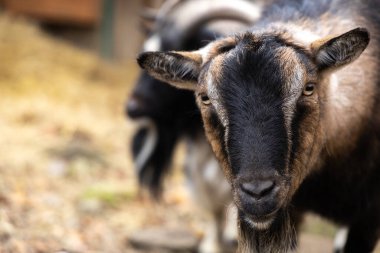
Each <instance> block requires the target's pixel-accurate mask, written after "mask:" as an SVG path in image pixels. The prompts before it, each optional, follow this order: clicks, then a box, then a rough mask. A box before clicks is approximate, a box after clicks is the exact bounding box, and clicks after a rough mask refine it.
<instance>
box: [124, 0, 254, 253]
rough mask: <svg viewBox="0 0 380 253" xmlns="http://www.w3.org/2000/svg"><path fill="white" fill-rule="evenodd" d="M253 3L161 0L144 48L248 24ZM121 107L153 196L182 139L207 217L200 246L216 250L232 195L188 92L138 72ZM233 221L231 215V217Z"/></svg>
mask: <svg viewBox="0 0 380 253" xmlns="http://www.w3.org/2000/svg"><path fill="white" fill-rule="evenodd" d="M169 5H170V3H169ZM201 6H204V7H205V8H201ZM258 8H259V7H258V6H256V5H253V4H252V3H247V2H245V1H235V2H234V3H232V2H231V1H219V2H214V1H182V2H179V3H178V4H177V5H175V6H171V8H169V9H168V8H167V6H164V7H163V9H164V10H165V14H163V13H161V14H160V15H159V16H160V17H161V18H160V17H159V18H158V21H157V22H156V25H155V26H154V30H153V31H152V32H151V34H150V36H149V38H148V39H147V41H146V43H145V45H144V50H193V49H196V48H199V47H201V46H204V45H205V44H206V43H207V42H209V41H212V40H214V39H215V38H216V37H218V36H220V35H221V34H227V33H228V32H230V31H236V30H238V29H242V28H243V27H244V28H245V27H247V24H250V23H252V21H253V20H255V19H256V18H257V12H258V10H259V9H258ZM199 9H201V12H202V13H199ZM255 13H256V14H255ZM185 18H186V19H187V20H186V21H184V20H183V19H185ZM179 19H180V20H179ZM220 27H221V28H220ZM126 111H127V114H128V115H129V117H131V118H132V119H134V120H137V121H138V122H140V125H139V129H138V131H137V133H136V134H135V136H134V138H133V143H132V150H133V154H134V158H135V164H136V168H137V170H138V171H137V172H138V176H139V181H140V183H141V184H142V185H143V186H147V187H148V188H150V190H151V192H152V194H153V195H154V196H156V197H158V196H159V195H160V193H161V191H162V180H163V178H164V177H165V175H166V173H167V172H168V169H169V167H170V166H169V165H170V161H171V158H172V154H173V150H174V148H175V145H176V144H177V142H178V141H179V140H182V139H186V143H187V155H186V156H187V158H186V162H185V166H186V168H185V170H186V174H187V179H188V182H189V183H190V185H191V186H192V187H191V188H192V193H193V195H194V198H195V200H196V204H197V205H198V206H200V207H201V208H202V209H203V211H205V212H207V213H209V216H210V217H212V219H211V220H209V224H208V226H207V231H206V235H205V237H204V239H203V241H202V242H201V245H200V251H201V252H205V253H212V252H220V251H221V250H222V249H221V245H220V241H221V239H222V237H223V235H222V232H223V230H222V228H223V223H224V217H225V212H226V207H227V205H228V204H229V203H230V202H231V200H232V195H231V192H230V188H229V185H228V183H227V182H226V180H225V179H224V177H223V174H222V170H221V169H220V168H219V166H218V163H217V161H216V160H215V157H214V155H213V153H212V150H211V147H210V146H209V144H208V143H207V141H206V137H205V135H204V130H203V127H202V120H201V117H200V113H199V109H198V107H197V106H196V104H195V99H194V94H193V92H190V91H182V90H178V89H175V88H173V87H170V86H168V85H167V84H164V83H162V82H160V81H158V80H155V79H153V78H152V77H150V76H149V75H148V74H147V73H146V72H142V73H141V75H140V78H139V80H138V82H137V84H136V86H135V88H134V90H133V92H132V95H131V98H130V99H129V101H128V103H127V110H126ZM229 222H231V221H229ZM232 223H236V221H235V220H234V219H232ZM226 227H229V228H228V229H226V230H225V235H224V237H225V239H226V240H232V239H234V237H236V227H235V226H234V225H228V224H227V225H226ZM231 228H232V229H231ZM233 230H235V232H233ZM231 231H232V232H231Z"/></svg>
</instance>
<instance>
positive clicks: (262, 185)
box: [240, 180, 275, 198]
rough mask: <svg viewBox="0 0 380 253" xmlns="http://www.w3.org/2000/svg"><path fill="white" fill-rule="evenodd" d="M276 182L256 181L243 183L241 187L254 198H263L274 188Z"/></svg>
mask: <svg viewBox="0 0 380 253" xmlns="http://www.w3.org/2000/svg"><path fill="white" fill-rule="evenodd" d="M274 186H275V183H274V181H272V180H264V181H256V182H249V183H242V184H241V185H240V188H241V190H242V191H243V192H245V193H247V194H249V195H251V196H252V197H254V198H262V197H264V196H266V195H268V194H269V193H270V192H271V191H272V190H273V188H274Z"/></svg>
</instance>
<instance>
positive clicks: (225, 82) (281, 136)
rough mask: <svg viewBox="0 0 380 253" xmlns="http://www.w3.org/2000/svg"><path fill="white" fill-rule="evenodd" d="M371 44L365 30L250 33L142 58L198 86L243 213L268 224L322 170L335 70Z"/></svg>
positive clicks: (162, 75) (164, 74)
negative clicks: (310, 36) (321, 34)
mask: <svg viewBox="0 0 380 253" xmlns="http://www.w3.org/2000/svg"><path fill="white" fill-rule="evenodd" d="M368 42H369V35H368V32H367V31H366V30H365V29H362V28H357V29H354V30H351V31H349V32H347V33H345V34H342V35H340V36H338V37H328V38H325V39H320V40H318V41H314V42H313V43H311V44H310V45H307V46H302V45H301V44H297V43H295V42H293V41H292V40H291V39H289V36H288V34H286V33H285V32H277V33H274V32H270V33H263V32H261V33H257V34H255V33H246V34H245V35H243V36H237V37H231V38H226V39H222V40H219V41H216V42H213V43H211V44H209V45H208V46H207V47H205V48H203V49H201V50H199V51H195V52H169V53H160V52H156V53H145V54H142V55H141V56H140V58H139V60H138V62H139V64H140V66H142V67H143V68H145V69H146V70H147V71H148V72H149V73H150V74H151V75H153V76H154V77H156V78H158V79H160V80H164V81H166V82H168V83H171V84H172V85H174V86H176V87H179V88H184V89H191V90H194V91H195V93H196V95H197V103H198V106H199V107H200V109H201V113H202V117H203V120H204V123H205V129H206V134H207V136H208V139H209V141H210V142H211V145H212V147H213V150H214V152H215V153H216V155H217V157H218V159H219V160H220V162H221V164H222V166H223V169H224V170H225V174H226V176H227V178H228V179H229V181H230V183H231V185H232V188H233V193H234V199H235V202H236V204H237V206H238V208H239V209H240V213H241V214H242V215H243V218H244V219H245V220H246V221H248V222H249V223H250V224H251V225H252V226H254V227H255V228H256V229H265V228H267V227H269V225H270V224H271V223H272V222H273V221H274V220H275V219H276V214H278V213H280V212H278V211H279V210H281V209H286V207H287V205H288V204H289V203H290V200H291V198H292V196H293V194H294V193H295V192H296V190H297V189H298V187H299V185H300V184H301V183H302V181H303V179H304V178H305V177H306V175H308V174H309V173H310V171H311V170H312V169H315V168H317V167H318V166H317V164H318V157H320V154H321V147H322V144H321V142H323V134H324V129H323V125H322V124H320V119H321V118H322V117H323V114H324V110H326V108H324V104H323V100H324V99H326V92H327V91H328V89H327V86H328V85H329V78H330V75H331V73H332V72H334V71H335V70H336V69H337V68H339V67H341V66H343V65H346V64H349V63H350V62H352V61H353V60H355V59H356V58H357V57H359V55H360V54H361V53H362V52H363V50H364V49H365V48H366V46H367V44H368Z"/></svg>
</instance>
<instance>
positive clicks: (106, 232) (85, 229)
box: [0, 16, 189, 252]
mask: <svg viewBox="0 0 380 253" xmlns="http://www.w3.org/2000/svg"><path fill="white" fill-rule="evenodd" d="M0 58H1V60H0V94H1V97H0V133H1V142H0V154H1V155H0V156H1V159H0V175H1V176H0V252H52V251H55V250H59V249H61V248H66V249H69V250H73V251H81V252H89V251H99V252H123V251H125V250H126V249H125V248H126V246H125V244H126V239H127V237H128V234H129V233H130V232H131V231H133V230H135V229H136V228H140V227H143V226H147V225H149V224H156V225H160V224H162V223H163V222H165V220H166V219H169V217H170V215H174V216H175V217H178V219H182V218H183V216H186V215H187V213H186V212H187V211H186V210H185V209H186V208H185V209H183V210H182V211H181V208H180V210H177V211H178V214H174V213H175V211H174V210H173V208H171V210H173V211H172V212H166V211H165V212H164V210H165V206H158V205H156V204H153V203H150V202H147V201H142V200H141V199H139V198H137V190H136V189H137V187H136V182H135V178H134V174H133V168H132V164H131V162H130V161H131V160H130V157H129V154H128V150H127V145H126V144H127V142H128V138H129V136H130V134H131V132H132V131H133V125H132V124H131V123H130V122H126V120H125V118H124V116H123V104H124V101H125V99H126V97H127V95H128V90H129V89H130V86H131V84H132V83H133V80H134V79H135V77H136V72H137V70H136V67H135V66H134V64H133V63H127V64H124V65H122V66H112V65H109V64H106V63H104V62H101V61H100V60H99V59H98V58H97V57H95V56H93V55H91V54H89V53H87V52H83V51H80V50H78V49H75V48H73V47H71V46H69V45H66V44H64V43H62V42H60V41H57V40H54V39H52V38H50V37H48V36H47V35H45V34H43V33H42V32H40V31H39V30H38V29H37V28H36V26H33V25H30V24H28V23H27V22H25V21H23V20H15V19H12V18H10V17H6V16H0ZM167 199H168V200H167V202H166V204H167V205H172V203H175V202H176V201H178V200H181V197H178V196H177V195H176V194H174V195H170V194H168V196H167ZM153 207H154V208H153ZM152 209H154V210H155V212H152ZM174 220H175V219H174ZM185 220H186V217H185ZM187 220H189V219H187Z"/></svg>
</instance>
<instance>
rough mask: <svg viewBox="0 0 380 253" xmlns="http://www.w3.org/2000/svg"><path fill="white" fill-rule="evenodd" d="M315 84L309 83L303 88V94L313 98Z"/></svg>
mask: <svg viewBox="0 0 380 253" xmlns="http://www.w3.org/2000/svg"><path fill="white" fill-rule="evenodd" d="M314 88H315V84H314V83H308V84H306V85H305V87H304V88H303V94H304V95H305V96H311V95H313V93H314Z"/></svg>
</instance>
